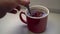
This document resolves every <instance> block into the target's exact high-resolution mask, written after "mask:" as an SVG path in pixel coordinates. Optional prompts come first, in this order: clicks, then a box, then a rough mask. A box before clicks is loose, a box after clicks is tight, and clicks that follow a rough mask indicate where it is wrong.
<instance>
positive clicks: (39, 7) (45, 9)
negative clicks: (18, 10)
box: [26, 5, 49, 19]
mask: <svg viewBox="0 0 60 34" xmlns="http://www.w3.org/2000/svg"><path fill="white" fill-rule="evenodd" d="M30 9H42V10H44V11H43V12H45V13H46V15H44V16H41V17H32V16H30V14H28V13H29V12H28V10H27V12H26V16H28V17H30V18H34V19H40V18H44V17H46V16H48V14H49V10H48V9H47V8H46V7H44V6H41V5H34V6H31V7H30Z"/></svg>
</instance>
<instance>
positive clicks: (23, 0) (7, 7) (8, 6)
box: [0, 0, 30, 18]
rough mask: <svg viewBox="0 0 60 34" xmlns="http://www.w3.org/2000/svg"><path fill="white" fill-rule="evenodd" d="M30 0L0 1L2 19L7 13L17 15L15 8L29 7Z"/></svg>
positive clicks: (0, 16)
mask: <svg viewBox="0 0 60 34" xmlns="http://www.w3.org/2000/svg"><path fill="white" fill-rule="evenodd" d="M29 3H30V0H0V18H2V17H4V16H5V15H6V13H7V12H11V13H16V11H15V10H14V9H13V8H16V9H18V10H19V9H20V6H19V5H23V6H25V5H28V4H29Z"/></svg>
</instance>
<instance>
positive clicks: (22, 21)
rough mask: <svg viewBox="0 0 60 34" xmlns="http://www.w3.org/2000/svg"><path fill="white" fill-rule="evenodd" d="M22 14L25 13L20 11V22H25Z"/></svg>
mask: <svg viewBox="0 0 60 34" xmlns="http://www.w3.org/2000/svg"><path fill="white" fill-rule="evenodd" d="M22 14H24V15H26V14H25V12H20V19H21V21H22V22H24V23H25V24H27V22H26V21H25V20H24V19H23V18H22Z"/></svg>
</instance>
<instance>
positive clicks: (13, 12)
mask: <svg viewBox="0 0 60 34" xmlns="http://www.w3.org/2000/svg"><path fill="white" fill-rule="evenodd" d="M9 13H12V14H16V13H17V11H16V10H14V9H13V10H11V11H9Z"/></svg>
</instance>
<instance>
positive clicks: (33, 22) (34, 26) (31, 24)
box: [19, 5, 49, 33]
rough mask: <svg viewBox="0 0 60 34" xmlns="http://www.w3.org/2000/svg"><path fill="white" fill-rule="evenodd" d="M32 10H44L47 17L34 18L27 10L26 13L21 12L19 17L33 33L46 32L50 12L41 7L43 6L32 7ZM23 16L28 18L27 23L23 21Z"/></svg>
mask: <svg viewBox="0 0 60 34" xmlns="http://www.w3.org/2000/svg"><path fill="white" fill-rule="evenodd" d="M30 8H36V9H37V8H38V9H43V10H45V12H46V15H45V16H43V17H32V16H30V15H28V10H27V9H26V11H25V12H21V13H20V15H19V17H20V19H21V21H22V22H24V23H25V24H27V26H28V29H29V30H30V31H31V32H33V33H41V32H44V31H45V30H46V25H47V18H48V14H49V10H48V9H47V8H46V7H44V6H41V5H34V6H31V7H30ZM22 14H24V15H25V16H26V20H27V21H24V20H23V18H22Z"/></svg>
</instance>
